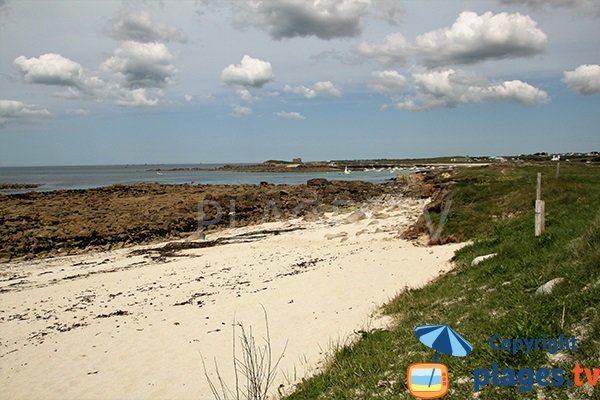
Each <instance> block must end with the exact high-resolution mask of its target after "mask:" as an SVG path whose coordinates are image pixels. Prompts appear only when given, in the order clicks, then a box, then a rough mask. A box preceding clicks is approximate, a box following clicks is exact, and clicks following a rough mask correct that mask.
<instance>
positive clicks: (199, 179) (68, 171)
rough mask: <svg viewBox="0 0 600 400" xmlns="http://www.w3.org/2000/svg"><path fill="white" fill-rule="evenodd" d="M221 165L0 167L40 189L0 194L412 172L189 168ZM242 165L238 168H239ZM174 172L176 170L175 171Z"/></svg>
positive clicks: (0, 175)
mask: <svg viewBox="0 0 600 400" xmlns="http://www.w3.org/2000/svg"><path fill="white" fill-rule="evenodd" d="M223 165H224V164H152V165H151V164H144V165H94V166H63V167H60V166H52V167H0V183H30V184H36V185H39V186H38V187H36V188H32V189H7V190H0V193H3V194H13V193H25V192H30V191H40V192H47V191H52V190H77V189H90V188H98V187H105V186H111V185H116V184H122V185H127V184H133V183H140V182H158V183H168V184H185V183H187V184H196V185H197V184H202V185H206V184H209V185H240V184H259V183H261V182H268V183H272V184H287V185H298V184H304V183H306V181H308V180H309V179H313V178H325V179H327V180H342V181H352V180H361V181H367V182H373V183H383V182H385V181H387V180H390V179H392V178H394V177H395V176H396V175H398V174H403V173H410V172H414V171H413V170H409V169H393V170H390V169H383V170H374V169H370V170H361V171H351V173H349V174H345V173H344V172H337V171H336V172H244V171H230V170H227V171H198V170H190V169H191V168H215V167H220V166H223ZM240 165H241V164H240ZM175 169H176V170H175Z"/></svg>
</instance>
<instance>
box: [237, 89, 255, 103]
mask: <svg viewBox="0 0 600 400" xmlns="http://www.w3.org/2000/svg"><path fill="white" fill-rule="evenodd" d="M235 94H237V95H238V97H239V98H240V100H242V101H245V102H247V103H252V102H254V101H256V100H259V98H258V97H256V96H254V95H252V93H251V92H250V91H249V90H248V89H246V88H241V89H237V90H236V91H235Z"/></svg>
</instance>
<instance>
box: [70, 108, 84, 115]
mask: <svg viewBox="0 0 600 400" xmlns="http://www.w3.org/2000/svg"><path fill="white" fill-rule="evenodd" d="M66 113H67V114H69V115H88V114H89V113H90V112H89V110H86V109H84V108H68V109H67V110H66Z"/></svg>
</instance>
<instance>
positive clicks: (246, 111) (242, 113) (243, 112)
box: [231, 104, 252, 117]
mask: <svg viewBox="0 0 600 400" xmlns="http://www.w3.org/2000/svg"><path fill="white" fill-rule="evenodd" d="M250 114H252V108H250V107H247V106H240V105H237V104H234V106H233V111H232V112H231V115H232V116H234V117H246V116H248V115H250Z"/></svg>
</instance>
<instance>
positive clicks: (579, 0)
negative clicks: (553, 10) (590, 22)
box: [499, 0, 600, 17]
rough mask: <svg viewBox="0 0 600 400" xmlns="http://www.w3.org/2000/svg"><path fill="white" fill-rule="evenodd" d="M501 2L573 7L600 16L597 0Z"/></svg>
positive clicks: (506, 2) (532, 5) (533, 6)
mask: <svg viewBox="0 0 600 400" xmlns="http://www.w3.org/2000/svg"><path fill="white" fill-rule="evenodd" d="M499 2H500V3H502V4H514V5H525V6H527V7H530V8H532V9H544V8H548V7H564V8H572V9H575V10H578V11H581V12H583V13H586V14H588V15H592V16H595V17H599V16H600V2H598V1H597V0H499Z"/></svg>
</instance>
